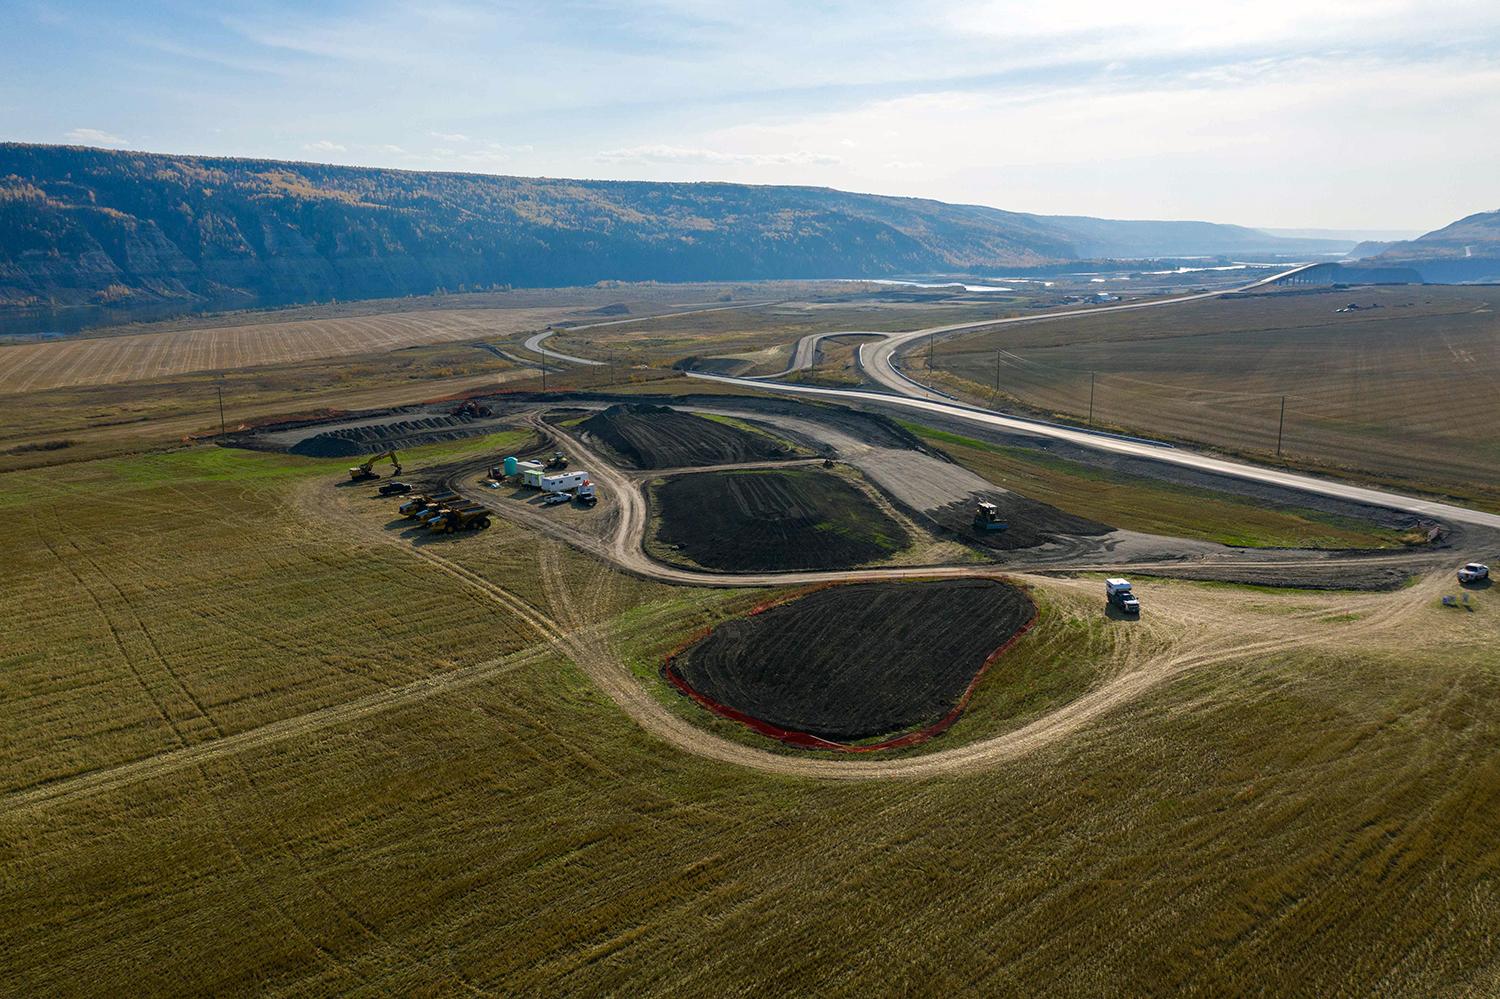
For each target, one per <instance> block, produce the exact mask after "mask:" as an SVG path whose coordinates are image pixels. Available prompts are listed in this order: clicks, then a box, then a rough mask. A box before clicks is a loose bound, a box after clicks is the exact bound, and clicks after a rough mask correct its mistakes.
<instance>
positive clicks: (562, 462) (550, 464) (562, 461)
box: [547, 451, 568, 472]
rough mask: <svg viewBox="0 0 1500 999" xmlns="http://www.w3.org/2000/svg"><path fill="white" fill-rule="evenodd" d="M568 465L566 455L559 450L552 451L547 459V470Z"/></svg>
mask: <svg viewBox="0 0 1500 999" xmlns="http://www.w3.org/2000/svg"><path fill="white" fill-rule="evenodd" d="M567 467H568V456H567V455H565V454H563V453H562V452H561V451H553V452H552V457H550V458H548V459H547V471H549V472H555V471H557V470H558V469H561V468H567Z"/></svg>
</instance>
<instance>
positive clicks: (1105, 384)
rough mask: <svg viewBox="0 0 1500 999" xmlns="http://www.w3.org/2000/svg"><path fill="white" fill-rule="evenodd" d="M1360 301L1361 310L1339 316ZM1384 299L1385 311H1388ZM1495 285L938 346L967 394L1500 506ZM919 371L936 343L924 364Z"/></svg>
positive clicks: (1079, 326) (943, 368)
mask: <svg viewBox="0 0 1500 999" xmlns="http://www.w3.org/2000/svg"><path fill="white" fill-rule="evenodd" d="M1351 303H1353V304H1357V305H1360V306H1361V309H1360V310H1359V311H1357V312H1349V313H1339V312H1337V311H1336V310H1337V309H1340V308H1343V307H1344V306H1346V305H1349V304H1351ZM1377 305H1378V306H1379V308H1373V306H1377ZM1497 305H1500V297H1497V295H1496V293H1495V289H1491V288H1441V287H1391V288H1357V289H1344V290H1337V291H1329V292H1320V293H1315V294H1295V295H1279V294H1270V295H1258V296H1254V297H1243V298H1231V299H1223V300H1211V301H1204V302H1195V303H1190V304H1187V305H1182V306H1173V307H1171V308H1164V309H1147V310H1141V311H1137V312H1122V313H1112V314H1102V315H1100V316H1097V317H1085V318H1080V319H1069V320H1062V321H1058V322H1049V323H1039V324H1035V325H1022V326H1012V327H1008V328H1002V329H998V330H995V331H992V332H989V333H984V334H978V335H969V336H965V337H962V338H960V339H957V340H954V341H952V342H950V343H947V344H941V343H940V344H938V345H937V348H936V352H935V359H934V363H935V366H936V367H937V369H938V372H939V375H938V377H939V383H940V385H941V386H946V387H948V388H950V389H953V390H955V391H957V392H958V393H959V394H961V395H962V396H964V397H965V398H969V399H973V400H975V401H979V402H981V403H983V404H986V405H987V404H989V403H990V402H991V401H992V400H994V399H996V398H997V395H996V392H995V379H996V369H997V360H998V377H999V393H998V398H999V401H1000V402H1001V403H1002V405H1005V404H1011V405H1015V404H1019V405H1021V406H1023V407H1025V408H1028V409H1031V410H1033V411H1039V412H1043V413H1046V414H1052V415H1060V416H1063V417H1065V418H1067V419H1070V420H1074V421H1077V422H1083V421H1085V420H1086V418H1087V416H1088V413H1089V395H1090V377H1091V374H1092V377H1093V382H1094V391H1093V394H1094V407H1093V415H1094V422H1095V424H1096V425H1099V426H1105V427H1114V428H1119V429H1125V430H1129V431H1130V432H1133V433H1140V434H1145V435H1148V436H1157V437H1165V438H1168V439H1173V440H1182V441H1188V442H1192V443H1198V444H1204V445H1208V446H1211V447H1217V448H1223V449H1225V450H1229V451H1234V452H1237V453H1242V454H1247V455H1250V456H1253V457H1256V458H1261V459H1268V460H1274V459H1275V453H1276V443H1277V434H1278V427H1279V426H1280V424H1281V399H1282V396H1283V395H1284V396H1286V419H1285V428H1284V433H1283V442H1282V452H1283V457H1284V458H1285V459H1286V460H1288V461H1291V462H1293V463H1295V464H1299V465H1303V466H1306V467H1309V468H1312V469H1322V470H1326V471H1329V472H1333V473H1342V474H1353V475H1360V476H1364V477H1366V478H1373V479H1377V480H1381V481H1385V482H1390V483H1394V484H1397V485H1400V486H1403V487H1405V488H1408V489H1418V490H1426V491H1431V492H1436V493H1442V494H1448V495H1453V496H1457V497H1461V498H1468V499H1472V500H1475V501H1478V502H1482V503H1484V504H1486V505H1488V506H1490V507H1494V508H1500V486H1497V485H1496V483H1500V436H1497V435H1496V434H1495V433H1494V429H1493V428H1494V427H1495V426H1496V425H1497V422H1500V392H1497V391H1496V386H1497V385H1500V312H1497V311H1496V306H1497ZM911 360H912V362H913V364H914V366H915V367H917V368H918V369H919V370H920V369H921V368H922V367H923V366H925V364H926V351H925V350H922V351H918V352H916V353H914V354H913V355H912V358H911Z"/></svg>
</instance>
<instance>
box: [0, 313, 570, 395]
mask: <svg viewBox="0 0 1500 999" xmlns="http://www.w3.org/2000/svg"><path fill="white" fill-rule="evenodd" d="M557 314H558V310H557V309H555V308H553V309H543V308H533V309H474V310H433V311H430V312H408V313H399V314H391V315H383V316H351V317H348V318H344V319H312V320H306V321H301V322H283V323H247V324H245V325H243V326H217V327H210V328H207V329H191V330H177V331H171V332H161V333H141V334H135V335H126V336H110V337H85V338H77V339H67V340H54V341H49V342H46V343H28V344H19V345H17V346H11V347H0V393H9V392H34V391H39V390H41V389H50V388H62V387H65V386H73V385H107V384H113V383H115V382H129V381H139V380H142V379H147V378H162V377H166V376H168V375H179V374H183V373H184V372H188V371H224V370H230V369H234V368H248V367H256V366H259V365H264V364H287V363H290V362H294V361H306V360H310V359H312V358H317V357H345V356H348V355H351V354H367V353H375V352H380V351H389V350H399V349H401V348H403V347H413V346H417V345H418V344H430V343H454V342H458V341H463V340H477V339H480V338H482V337H495V336H503V335H506V334H509V333H516V332H519V331H521V330H525V329H530V328H532V327H534V326H537V325H540V324H545V323H546V322H548V321H549V320H550V319H553V318H556V316H557Z"/></svg>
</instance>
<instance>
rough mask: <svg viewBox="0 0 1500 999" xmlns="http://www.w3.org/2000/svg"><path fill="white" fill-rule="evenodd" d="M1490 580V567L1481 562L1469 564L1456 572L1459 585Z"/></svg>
mask: <svg viewBox="0 0 1500 999" xmlns="http://www.w3.org/2000/svg"><path fill="white" fill-rule="evenodd" d="M1489 578H1490V567H1489V566H1487V565H1485V564H1484V563H1483V562H1470V563H1469V564H1468V565H1466V566H1464V567H1463V568H1462V569H1460V570H1458V581H1459V582H1460V583H1482V582H1484V581H1485V580H1486V579H1489Z"/></svg>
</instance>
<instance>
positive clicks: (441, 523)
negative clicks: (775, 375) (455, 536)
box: [427, 506, 490, 534]
mask: <svg viewBox="0 0 1500 999" xmlns="http://www.w3.org/2000/svg"><path fill="white" fill-rule="evenodd" d="M489 526H490V512H489V511H488V510H486V509H485V508H484V507H482V506H465V507H444V508H443V510H442V512H440V513H439V514H438V515H437V516H436V517H433V518H431V519H429V520H428V521H427V529H428V530H429V531H435V532H437V533H439V534H452V533H453V532H455V531H482V530H484V529H485V528H486V527H489Z"/></svg>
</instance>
